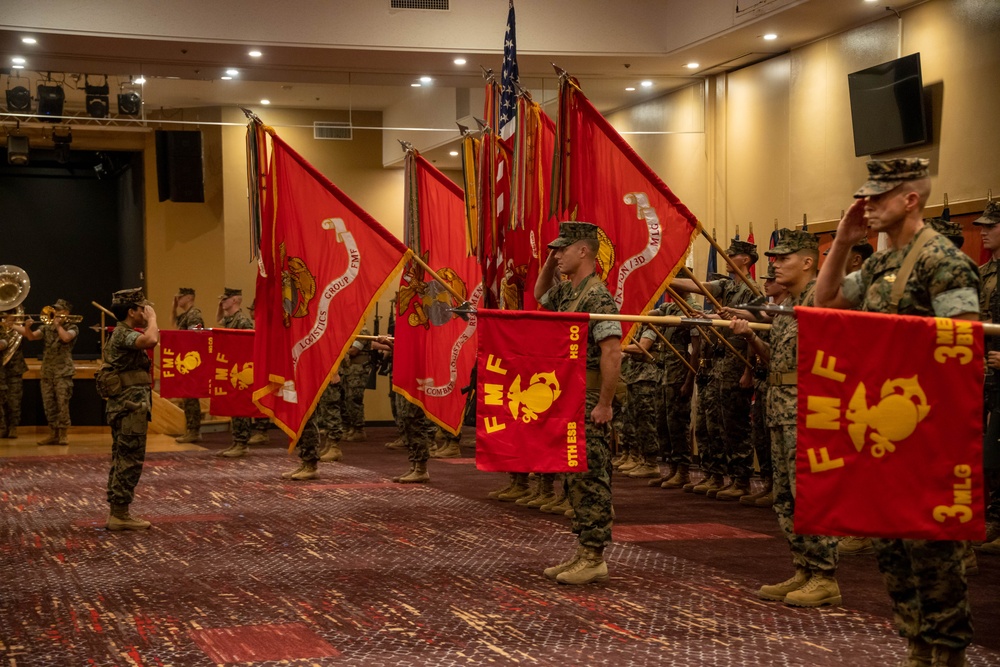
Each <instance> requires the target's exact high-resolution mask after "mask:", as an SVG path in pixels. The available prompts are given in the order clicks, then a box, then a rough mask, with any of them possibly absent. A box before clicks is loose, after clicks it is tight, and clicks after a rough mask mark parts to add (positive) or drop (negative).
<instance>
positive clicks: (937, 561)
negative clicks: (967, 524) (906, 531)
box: [873, 539, 972, 649]
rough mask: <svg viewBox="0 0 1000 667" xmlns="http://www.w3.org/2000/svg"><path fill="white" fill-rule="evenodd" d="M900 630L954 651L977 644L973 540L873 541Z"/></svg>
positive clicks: (906, 635)
mask: <svg viewBox="0 0 1000 667" xmlns="http://www.w3.org/2000/svg"><path fill="white" fill-rule="evenodd" d="M873 543H874V546H875V557H876V559H877V561H878V569H879V571H880V572H881V573H882V579H883V580H884V581H885V584H886V588H888V590H889V598H890V599H891V600H892V615H893V620H894V621H895V622H896V629H897V630H898V631H899V634H900V635H902V636H903V637H906V638H907V639H915V638H918V637H919V638H921V639H923V640H924V641H926V642H927V643H929V644H932V645H937V646H942V647H946V648H949V649H961V648H965V647H966V646H968V645H969V644H970V643H971V642H972V611H971V609H970V608H969V587H968V584H967V583H966V580H965V563H963V562H962V558H963V556H964V555H965V552H966V550H967V549H968V548H969V546H968V543H967V542H931V541H928V540H881V539H876V540H873Z"/></svg>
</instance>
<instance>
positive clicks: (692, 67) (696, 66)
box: [684, 63, 701, 69]
mask: <svg viewBox="0 0 1000 667" xmlns="http://www.w3.org/2000/svg"><path fill="white" fill-rule="evenodd" d="M684 67H687V68H688V69H698V68H699V67H701V65H700V64H698V63H688V64H687V65H685V66H684Z"/></svg>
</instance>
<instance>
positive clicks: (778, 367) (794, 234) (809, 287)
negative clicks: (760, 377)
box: [735, 230, 841, 607]
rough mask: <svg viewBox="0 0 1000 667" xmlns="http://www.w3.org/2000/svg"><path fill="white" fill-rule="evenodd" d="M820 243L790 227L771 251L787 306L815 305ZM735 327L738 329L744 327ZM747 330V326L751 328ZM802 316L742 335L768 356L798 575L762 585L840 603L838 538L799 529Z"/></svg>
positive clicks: (780, 490) (778, 501)
mask: <svg viewBox="0 0 1000 667" xmlns="http://www.w3.org/2000/svg"><path fill="white" fill-rule="evenodd" d="M818 248H819V243H818V242H817V240H816V237H815V236H813V235H812V234H810V233H809V232H804V231H800V230H786V231H785V233H784V235H782V237H781V239H780V241H778V244H777V245H776V246H775V247H774V248H772V249H771V250H768V251H767V253H765V254H767V255H768V256H771V257H775V258H776V260H775V261H776V263H777V265H776V267H775V268H776V270H777V271H776V272H777V273H779V274H780V275H779V279H780V280H781V281H782V284H784V285H785V286H786V287H787V288H788V290H789V294H788V297H787V298H786V299H785V301H784V304H783V305H786V306H791V307H794V306H811V305H813V298H814V291H815V285H816V280H815V276H816V264H817V263H818V261H819V251H818ZM735 331H736V332H737V333H738V334H740V332H741V328H740V327H737V328H736V329H735ZM748 331H749V330H748ZM798 331H799V327H798V320H797V319H795V318H794V317H775V318H774V322H773V324H772V325H771V332H770V334H771V335H770V345H769V346H767V345H765V343H764V342H763V340H762V339H761V338H760V336H759V335H758V334H756V332H753V331H750V332H749V333H748V334H743V335H744V336H745V337H747V338H749V340H750V341H751V348H752V349H753V350H754V352H755V353H757V354H760V355H761V356H767V357H769V358H770V364H769V369H770V372H769V374H768V375H769V382H768V384H769V387H768V389H767V425H768V427H769V428H770V432H771V459H772V461H773V465H774V482H773V483H774V513H775V514H776V515H777V517H778V526H779V527H780V528H781V532H782V533H784V535H785V539H786V540H787V541H788V546H789V548H790V549H791V551H792V564H793V565H794V567H795V575H794V576H793V577H792V578H790V579H788V580H787V581H784V582H782V583H780V584H775V585H768V586H763V587H761V589H760V591H759V592H758V596H759V597H760V598H762V599H764V600H777V601H784V602H785V603H786V604H790V605H794V606H798V607H819V606H822V605H828V604H833V605H838V604H840V603H841V595H840V587H839V585H838V584H837V581H836V578H835V577H836V573H837V562H838V553H837V541H838V540H837V538H835V537H826V536H821V535H802V534H799V533H796V532H795V528H794V521H795V456H796V424H797V420H798V403H797V401H798V386H797V384H796V383H797V381H798V379H797V378H798V376H797V366H798Z"/></svg>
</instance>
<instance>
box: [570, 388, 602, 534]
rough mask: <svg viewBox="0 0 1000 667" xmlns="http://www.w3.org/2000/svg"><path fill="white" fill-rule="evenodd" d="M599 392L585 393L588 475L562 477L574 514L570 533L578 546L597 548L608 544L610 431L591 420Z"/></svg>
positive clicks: (571, 474) (584, 473)
mask: <svg viewBox="0 0 1000 667" xmlns="http://www.w3.org/2000/svg"><path fill="white" fill-rule="evenodd" d="M599 395H600V394H599V392H597V391H588V392H587V407H586V410H587V416H586V420H587V421H586V427H585V428H586V434H587V472H578V473H569V474H567V475H566V477H565V481H564V484H565V487H566V497H567V498H568V499H569V503H570V506H571V507H572V508H573V511H574V512H575V516H574V517H573V532H574V533H576V536H577V540H578V541H579V543H580V545H581V546H585V547H591V548H594V549H600V548H603V547H606V546H607V545H609V544H611V449H610V446H609V441H608V439H609V437H610V431H611V429H610V428H609V426H608V425H607V424H605V425H603V426H598V425H596V424H594V423H593V422H592V421H591V420H590V413H591V411H592V410H593V409H594V406H595V405H597V399H598V397H599Z"/></svg>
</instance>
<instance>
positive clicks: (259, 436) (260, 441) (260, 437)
mask: <svg viewBox="0 0 1000 667" xmlns="http://www.w3.org/2000/svg"><path fill="white" fill-rule="evenodd" d="M268 442H269V440H268V437H267V433H261V432H260V431H257V432H256V433H254V434H253V435H251V436H250V439H249V440H247V444H248V445H266V444H267V443H268Z"/></svg>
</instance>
